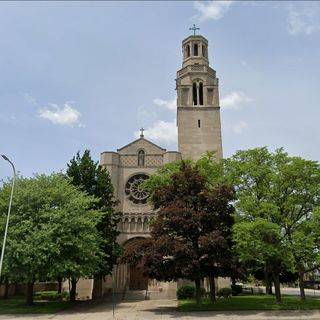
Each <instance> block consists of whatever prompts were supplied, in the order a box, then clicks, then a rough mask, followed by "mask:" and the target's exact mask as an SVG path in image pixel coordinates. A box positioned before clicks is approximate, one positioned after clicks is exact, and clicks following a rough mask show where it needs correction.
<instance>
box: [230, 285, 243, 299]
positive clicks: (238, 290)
mask: <svg viewBox="0 0 320 320" xmlns="http://www.w3.org/2000/svg"><path fill="white" fill-rule="evenodd" d="M231 290H232V295H233V296H237V295H238V294H240V293H242V286H240V285H238V284H233V285H232V286H231Z"/></svg>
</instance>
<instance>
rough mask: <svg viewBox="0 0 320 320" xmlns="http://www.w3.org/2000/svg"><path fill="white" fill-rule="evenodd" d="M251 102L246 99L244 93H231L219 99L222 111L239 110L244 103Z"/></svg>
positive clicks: (250, 99)
mask: <svg viewBox="0 0 320 320" xmlns="http://www.w3.org/2000/svg"><path fill="white" fill-rule="evenodd" d="M251 101H252V98H250V97H248V96H247V95H246V94H245V93H243V92H241V91H233V92H231V93H230V94H228V95H227V96H225V97H223V98H222V99H221V101H220V105H221V107H222V108H224V109H239V108H240V107H241V106H242V105H243V104H244V103H248V102H251Z"/></svg>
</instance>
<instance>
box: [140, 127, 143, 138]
mask: <svg viewBox="0 0 320 320" xmlns="http://www.w3.org/2000/svg"><path fill="white" fill-rule="evenodd" d="M143 132H144V128H141V129H140V138H143V137H144V134H143Z"/></svg>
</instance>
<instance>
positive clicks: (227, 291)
mask: <svg viewBox="0 0 320 320" xmlns="http://www.w3.org/2000/svg"><path fill="white" fill-rule="evenodd" d="M231 294H232V290H231V288H221V289H219V290H218V292H217V296H218V298H221V297H224V298H229V297H230V296H231Z"/></svg>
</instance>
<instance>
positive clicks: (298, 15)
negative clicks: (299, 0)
mask: <svg viewBox="0 0 320 320" xmlns="http://www.w3.org/2000/svg"><path fill="white" fill-rule="evenodd" d="M288 10H289V15H288V20H287V30H288V32H289V33H290V34H292V35H298V34H306V35H309V34H311V33H313V32H315V31H320V6H318V5H316V4H315V5H310V6H299V7H298V6H289V8H288Z"/></svg>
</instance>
